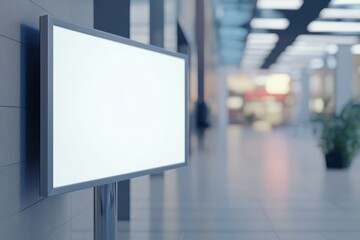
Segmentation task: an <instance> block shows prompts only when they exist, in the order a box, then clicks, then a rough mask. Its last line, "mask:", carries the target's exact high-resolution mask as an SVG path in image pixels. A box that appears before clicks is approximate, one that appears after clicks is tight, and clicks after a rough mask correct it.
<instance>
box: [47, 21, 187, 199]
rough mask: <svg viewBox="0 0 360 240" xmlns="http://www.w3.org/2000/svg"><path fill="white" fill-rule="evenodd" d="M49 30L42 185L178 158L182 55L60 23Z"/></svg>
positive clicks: (182, 143)
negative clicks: (48, 125)
mask: <svg viewBox="0 0 360 240" xmlns="http://www.w3.org/2000/svg"><path fill="white" fill-rule="evenodd" d="M51 30H52V39H53V41H52V54H50V55H49V56H52V72H51V73H50V75H51V76H50V77H51V78H52V106H50V108H51V107H52V139H50V140H52V141H49V142H52V146H49V147H51V148H52V153H51V155H52V156H49V157H50V158H52V163H48V165H49V166H50V167H51V168H52V169H49V170H50V171H52V174H50V175H48V176H51V177H52V179H51V180H48V184H49V183H52V186H48V188H50V189H56V188H62V187H67V186H70V185H71V186H76V184H81V183H86V182H91V181H96V180H101V179H106V178H111V177H116V176H125V175H127V176H129V177H128V178H130V177H132V176H140V175H143V174H141V173H146V171H149V170H154V169H158V170H160V169H162V168H166V167H169V166H177V165H179V164H180V165H182V164H185V163H186V121H187V120H186V92H187V91H186V79H187V78H186V64H187V63H186V59H185V58H183V57H178V56H176V55H169V54H165V53H162V52H157V51H152V50H150V49H146V48H141V47H137V46H134V45H129V44H126V43H121V42H117V41H113V40H108V39H106V38H102V37H98V36H94V35H91V34H87V33H83V32H79V31H74V30H70V29H68V28H65V27H62V26H57V25H54V26H53V28H52V29H51ZM50 44H51V43H50ZM50 60H51V59H50ZM50 62H51V61H50ZM94 185H96V184H94ZM88 187H89V186H88ZM74 190H76V188H75V189H74ZM63 192H64V191H63ZM49 195H51V194H49Z"/></svg>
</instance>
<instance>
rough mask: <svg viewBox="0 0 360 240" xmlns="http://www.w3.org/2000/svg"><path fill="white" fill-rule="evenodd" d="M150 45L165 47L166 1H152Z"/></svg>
mask: <svg viewBox="0 0 360 240" xmlns="http://www.w3.org/2000/svg"><path fill="white" fill-rule="evenodd" d="M150 44H151V45H154V46H157V47H164V0H150Z"/></svg>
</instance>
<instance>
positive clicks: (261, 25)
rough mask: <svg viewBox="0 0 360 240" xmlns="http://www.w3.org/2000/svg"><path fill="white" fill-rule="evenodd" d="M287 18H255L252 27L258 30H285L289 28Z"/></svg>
mask: <svg viewBox="0 0 360 240" xmlns="http://www.w3.org/2000/svg"><path fill="white" fill-rule="evenodd" d="M289 24H290V22H289V20H288V19H287V18H254V19H253V20H251V22H250V26H251V27H252V28H256V29H273V30H284V29H286V28H287V27H288V26H289Z"/></svg>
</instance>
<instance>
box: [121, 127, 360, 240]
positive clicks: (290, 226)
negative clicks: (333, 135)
mask: <svg viewBox="0 0 360 240" xmlns="http://www.w3.org/2000/svg"><path fill="white" fill-rule="evenodd" d="M193 140H194V144H193V152H192V156H191V163H190V166H189V167H187V168H184V169H181V170H178V171H169V172H166V173H165V175H164V176H163V177H161V176H160V177H159V176H155V177H142V178H138V179H135V180H133V181H132V220H131V221H130V222H129V223H127V222H119V223H118V231H119V234H118V235H119V239H134V240H150V239H154V240H161V239H166V240H172V239H175V240H201V239H206V240H212V239H221V240H224V239H225V240H227V239H229V240H231V239H241V240H279V239H281V240H298V239H299V240H355V239H360V159H356V160H355V163H354V164H353V166H352V168H351V169H350V170H349V171H326V170H325V168H324V162H323V157H322V154H321V152H320V150H319V148H318V146H317V143H316V140H315V139H314V137H313V136H312V135H311V134H310V133H308V134H306V133H305V134H304V133H303V132H301V131H299V130H296V131H295V130H294V129H280V130H276V131H274V132H271V133H255V132H252V131H250V130H247V129H240V128H239V127H238V126H230V127H229V128H228V129H227V132H225V131H223V132H221V131H214V130H211V131H208V132H206V133H205V136H204V141H203V142H198V141H196V137H194V139H193Z"/></svg>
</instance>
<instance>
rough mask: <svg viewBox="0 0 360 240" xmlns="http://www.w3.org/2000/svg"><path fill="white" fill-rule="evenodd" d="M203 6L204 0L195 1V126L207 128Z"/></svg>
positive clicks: (207, 111)
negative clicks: (196, 75)
mask: <svg viewBox="0 0 360 240" xmlns="http://www.w3.org/2000/svg"><path fill="white" fill-rule="evenodd" d="M204 10H205V5H204V0H197V1H196V45H197V62H198V64H197V65H198V69H197V71H198V102H197V109H196V120H197V125H198V127H200V128H206V127H208V126H209V119H208V114H209V110H208V107H207V105H206V102H205V12H204Z"/></svg>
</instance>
